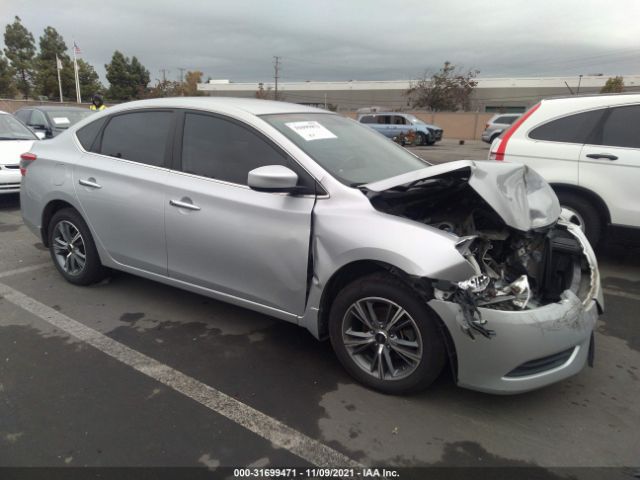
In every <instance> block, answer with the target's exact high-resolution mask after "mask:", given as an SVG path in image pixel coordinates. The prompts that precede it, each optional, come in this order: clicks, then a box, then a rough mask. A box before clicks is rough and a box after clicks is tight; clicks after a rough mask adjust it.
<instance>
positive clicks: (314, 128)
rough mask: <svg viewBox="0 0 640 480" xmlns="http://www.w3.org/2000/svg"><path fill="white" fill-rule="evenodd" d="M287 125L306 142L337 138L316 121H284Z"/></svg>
mask: <svg viewBox="0 0 640 480" xmlns="http://www.w3.org/2000/svg"><path fill="white" fill-rule="evenodd" d="M285 125H286V126H287V127H289V128H290V129H291V130H293V131H294V132H296V133H297V134H298V135H300V136H301V137H302V138H304V139H305V140H306V141H307V142H310V141H311V140H325V139H327V138H338V137H336V136H335V135H334V134H333V133H331V132H330V131H329V130H328V129H327V128H326V127H324V126H322V125H321V124H320V123H318V122H316V121H308V122H290V123H285Z"/></svg>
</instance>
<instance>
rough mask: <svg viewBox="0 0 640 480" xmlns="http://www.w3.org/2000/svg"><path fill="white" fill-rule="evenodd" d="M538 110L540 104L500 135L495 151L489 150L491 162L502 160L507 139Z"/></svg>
mask: <svg viewBox="0 0 640 480" xmlns="http://www.w3.org/2000/svg"><path fill="white" fill-rule="evenodd" d="M538 108H540V102H538V103H536V104H535V105H534V106H533V107H531V108H530V109H529V110H528V111H527V112H526V113H525V114H524V115H522V116H521V117H520V118H519V119H518V120H516V122H515V123H514V124H513V125H511V128H509V130H507V131H506V132H504V133H503V134H502V135H501V141H500V143H498V144H496V149H495V150H494V149H493V148H492V149H491V153H490V154H489V158H490V159H491V160H504V154H505V152H506V151H507V143H509V139H510V138H511V137H512V136H513V134H514V133H516V130H518V128H520V125H522V124H523V123H524V122H526V121H527V119H528V118H529V117H530V116H531V115H532V114H533V112H535V111H536V110H538Z"/></svg>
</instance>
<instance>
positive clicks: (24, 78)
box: [4, 16, 36, 98]
mask: <svg viewBox="0 0 640 480" xmlns="http://www.w3.org/2000/svg"><path fill="white" fill-rule="evenodd" d="M4 44H5V49H4V53H5V55H6V56H7V58H8V59H9V61H10V62H11V67H12V68H13V70H14V71H15V75H16V86H17V87H18V90H19V91H20V92H21V93H22V94H23V95H24V97H25V98H29V94H30V93H31V88H32V87H31V84H32V81H33V58H34V56H35V54H36V46H35V41H34V40H33V35H32V34H31V32H29V30H27V29H26V28H25V27H24V25H22V22H21V20H20V17H18V16H16V17H15V19H14V21H13V23H11V24H8V25H7V26H6V28H5V31H4Z"/></svg>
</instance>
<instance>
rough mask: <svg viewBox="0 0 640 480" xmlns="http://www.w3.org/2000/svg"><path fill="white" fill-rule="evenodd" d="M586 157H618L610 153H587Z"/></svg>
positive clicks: (613, 158)
mask: <svg viewBox="0 0 640 480" xmlns="http://www.w3.org/2000/svg"><path fill="white" fill-rule="evenodd" d="M587 158H595V159H599V158H606V159H607V160H612V161H613V160H617V159H618V157H616V156H615V155H611V154H610V153H589V154H588V155H587Z"/></svg>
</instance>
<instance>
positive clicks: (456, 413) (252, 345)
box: [0, 141, 640, 479]
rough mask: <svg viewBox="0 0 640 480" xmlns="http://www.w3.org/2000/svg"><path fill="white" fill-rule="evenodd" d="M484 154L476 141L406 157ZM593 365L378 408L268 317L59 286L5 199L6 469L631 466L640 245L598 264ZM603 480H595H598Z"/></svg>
mask: <svg viewBox="0 0 640 480" xmlns="http://www.w3.org/2000/svg"><path fill="white" fill-rule="evenodd" d="M414 150H415V151H416V153H418V154H419V155H420V156H422V157H423V158H426V159H428V160H431V161H433V162H435V163H439V162H441V161H448V160H452V159H455V158H486V154H487V150H488V146H486V145H485V144H482V143H481V142H467V143H466V144H465V145H464V146H458V145H457V144H456V142H452V141H448V142H443V143H442V144H439V145H437V146H435V147H419V148H416V149H414ZM599 262H600V267H601V274H602V282H603V286H604V288H605V301H606V313H605V314H604V315H602V316H601V317H600V321H599V323H598V327H597V334H596V363H595V368H586V369H585V370H584V371H582V372H581V373H580V374H579V375H577V376H575V377H573V378H572V379H569V380H567V381H564V382H561V383H559V384H555V385H552V386H550V387H547V388H544V389H542V390H539V391H535V392H531V393H527V394H523V395H518V396H507V397H499V396H492V395H486V394H481V393H476V392H472V391H467V390H463V389H460V388H457V387H456V386H455V385H454V384H453V382H452V379H451V378H450V376H449V374H447V373H446V372H445V373H443V375H442V376H441V378H440V379H439V380H438V381H437V382H436V384H435V385H434V386H433V387H432V388H431V389H430V390H428V391H426V392H424V393H421V394H418V395H414V396H408V397H392V396H385V395H381V394H378V393H375V392H372V391H369V390H367V389H366V388H364V387H362V386H360V385H358V384H356V383H355V382H354V381H353V380H352V379H351V378H350V377H349V376H347V374H346V373H345V372H344V371H343V370H342V368H341V367H340V365H339V364H338V361H337V360H336V359H335V357H334V356H333V353H332V351H331V347H330V345H329V344H328V343H326V342H325V343H319V342H317V341H316V340H315V339H314V338H313V337H312V336H311V335H310V334H309V333H308V332H307V331H306V330H304V329H301V328H298V327H296V326H294V325H291V324H288V323H285V322H282V321H278V320H276V319H273V318H270V317H267V316H264V315H261V314H258V313H254V312H251V311H248V310H244V309H241V308H237V307H234V306H231V305H227V304H224V303H220V302H217V301H214V300H210V299H208V298H205V297H201V296H198V295H195V294H192V293H188V292H184V291H181V290H178V289H175V288H171V287H168V286H164V285H160V284H157V283H154V282H151V281H148V280H144V279H141V278H137V277H134V276H131V275H128V274H123V273H115V274H114V275H113V276H112V277H111V278H110V279H108V280H107V281H105V282H103V283H101V284H99V285H95V286H92V287H89V288H83V287H75V286H72V285H70V284H68V283H66V282H65V281H64V280H63V279H62V277H60V275H59V274H58V273H57V272H56V271H55V269H54V267H53V265H52V264H51V263H50V259H49V255H48V252H47V251H46V249H45V248H44V247H43V245H42V244H41V243H40V242H39V240H38V239H37V238H35V237H34V236H33V235H32V234H31V233H30V232H29V231H28V229H27V228H26V227H25V226H24V225H23V224H22V220H21V218H20V208H19V199H18V198H17V196H5V197H1V198H0V466H80V465H88V466H140V465H142V466H205V467H218V466H256V467H265V466H271V465H277V466H310V465H313V464H316V465H318V464H323V462H324V463H332V462H333V463H335V462H336V461H338V462H345V463H347V462H354V463H360V464H365V465H388V466H398V467H406V466H452V465H453V466H528V467H540V468H541V471H542V472H543V473H544V476H541V477H539V478H549V479H554V478H564V477H563V476H562V475H563V474H562V472H558V471H555V470H553V468H555V467H594V466H600V467H635V466H640V433H639V428H640V401H639V400H638V399H639V398H640V327H639V324H638V315H637V312H638V310H639V309H640V243H637V242H626V241H618V242H617V243H610V244H608V245H605V247H604V248H602V249H601V251H600V252H599ZM600 478H604V477H600Z"/></svg>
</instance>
